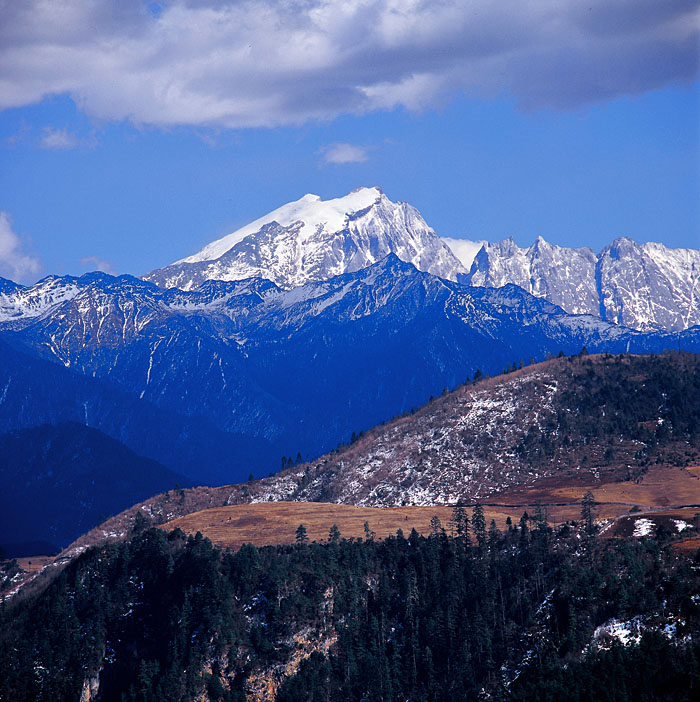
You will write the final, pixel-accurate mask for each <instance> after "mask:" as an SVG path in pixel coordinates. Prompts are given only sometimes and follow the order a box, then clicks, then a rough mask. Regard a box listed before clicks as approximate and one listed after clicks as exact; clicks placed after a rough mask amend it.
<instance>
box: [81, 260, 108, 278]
mask: <svg viewBox="0 0 700 702" xmlns="http://www.w3.org/2000/svg"><path fill="white" fill-rule="evenodd" d="M80 265H81V266H83V268H87V269H88V270H90V271H102V272H103V273H109V275H114V274H115V273H114V266H113V264H112V262H111V261H106V260H105V259H104V258H100V257H99V256H86V257H85V258H81V259H80Z"/></svg>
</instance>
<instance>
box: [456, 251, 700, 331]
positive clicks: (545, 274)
mask: <svg viewBox="0 0 700 702" xmlns="http://www.w3.org/2000/svg"><path fill="white" fill-rule="evenodd" d="M463 280H464V281H465V282H467V283H468V284H470V285H485V286H492V287H501V286H503V285H506V284H507V283H515V284H516V285H519V286H520V287H521V288H523V289H524V290H527V291H528V292H529V293H531V294H533V295H535V296H536V297H543V298H545V299H547V300H549V301H550V302H553V303H554V304H556V305H559V306H560V307H562V308H563V309H564V310H566V311H567V312H572V313H575V314H594V315H597V316H600V317H601V318H602V319H604V320H605V321H608V322H612V323H613V324H620V325H623V326H626V327H630V328H633V329H639V330H652V329H660V330H663V329H666V330H676V331H679V330H683V329H688V328H689V327H692V326H693V325H697V324H700V251H696V250H693V249H669V248H667V247H665V246H664V245H663V244H658V243H646V244H637V243H636V242H635V241H633V240H632V239H628V238H619V239H616V240H615V241H614V242H612V243H611V244H609V245H608V246H606V247H605V248H604V249H603V251H602V252H601V253H600V254H599V255H598V256H596V255H595V254H594V253H593V251H592V250H591V249H589V248H583V249H570V248H565V247H561V246H554V245H552V244H549V243H547V242H546V241H545V240H544V239H542V238H541V237H540V238H538V239H537V241H536V242H535V243H534V244H533V245H532V246H530V247H529V248H528V249H521V248H520V247H518V246H517V245H516V244H515V242H514V241H513V240H512V239H506V240H504V241H501V242H497V243H493V244H488V243H487V244H484V246H483V247H482V248H481V250H480V251H479V252H478V253H477V254H476V256H475V257H474V260H473V263H472V266H471V269H470V271H469V273H468V274H467V275H466V276H464V278H463Z"/></svg>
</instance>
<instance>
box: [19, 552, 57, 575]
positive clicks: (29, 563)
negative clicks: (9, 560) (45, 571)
mask: <svg viewBox="0 0 700 702" xmlns="http://www.w3.org/2000/svg"><path fill="white" fill-rule="evenodd" d="M54 559H55V556H29V557H27V558H18V559H17V564H18V565H19V567H20V568H21V569H22V570H23V571H24V572H25V573H34V572H36V571H37V570H41V569H42V568H43V567H44V566H47V565H49V564H50V563H53V562H54Z"/></svg>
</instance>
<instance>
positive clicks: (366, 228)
mask: <svg viewBox="0 0 700 702" xmlns="http://www.w3.org/2000/svg"><path fill="white" fill-rule="evenodd" d="M390 253H394V254H396V256H398V257H399V258H400V259H401V260H403V261H406V262H407V263H411V264H413V265H414V266H415V267H416V268H418V269H419V270H421V271H425V272H427V273H433V274H434V275H437V276H440V277H441V278H447V279H450V280H456V277H457V275H458V274H459V273H466V268H465V267H464V266H463V265H462V264H461V262H460V261H459V260H458V258H457V257H456V256H455V255H454V254H453V253H452V251H451V250H450V248H449V247H448V246H447V245H446V244H445V243H444V242H443V241H442V240H441V239H440V237H438V236H437V235H436V234H435V232H434V231H433V230H432V229H431V228H430V227H429V226H428V225H427V224H426V222H425V220H424V219H423V218H422V217H421V215H420V213H419V212H418V210H417V209H416V208H415V207H412V206H411V205H409V204H407V203H405V202H396V203H395V202H392V201H391V200H389V198H388V197H387V196H386V195H385V194H384V193H383V192H382V191H381V189H380V188H378V187H374V188H358V189H357V190H353V191H352V192H351V193H349V194H348V195H346V196H345V197H340V198H335V199H332V200H322V199H321V198H320V197H319V196H318V195H311V194H309V195H304V197H302V198H301V199H299V200H297V201H295V202H290V203H287V204H286V205H283V206H282V207H279V208H278V209H276V210H273V211H272V212H270V213H269V214H267V215H265V216H264V217H260V218H259V219H256V220H255V221H254V222H251V223H250V224H248V225H246V226H245V227H242V228H241V229H239V230H238V231H235V232H233V233H232V234H229V235H227V236H225V237H223V238H222V239H219V240H217V241H214V242H212V243H210V244H208V245H207V246H205V247H204V248H203V249H202V250H201V251H199V252H198V253H196V254H194V255H192V256H188V257H187V258H184V259H182V260H180V261H177V262H175V263H173V264H172V265H169V266H166V267H165V268H160V269H158V270H155V271H153V272H151V273H149V274H148V275H146V276H144V278H145V279H146V280H149V281H152V282H154V283H156V284H157V285H160V286H161V287H167V288H171V287H178V288H181V289H183V290H192V289H194V288H196V287H198V286H199V285H201V284H202V283H203V282H204V281H206V280H242V279H244V278H251V277H262V278H267V279H268V280H271V281H273V282H274V283H275V284H277V285H278V286H280V287H281V288H286V289H289V288H293V287H296V286H299V285H303V284H305V283H307V282H315V281H321V280H327V279H329V278H331V277H333V276H335V275H340V274H342V273H352V272H354V271H357V270H360V269H362V268H365V267H367V266H369V265H372V264H373V263H376V262H377V261H379V260H380V259H382V258H384V257H385V256H387V255H388V254H390Z"/></svg>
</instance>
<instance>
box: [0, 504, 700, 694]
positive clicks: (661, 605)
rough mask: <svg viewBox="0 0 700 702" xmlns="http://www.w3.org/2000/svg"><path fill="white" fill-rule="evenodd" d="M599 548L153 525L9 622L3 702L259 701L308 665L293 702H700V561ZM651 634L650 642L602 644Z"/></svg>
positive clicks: (4, 623) (627, 543)
mask: <svg viewBox="0 0 700 702" xmlns="http://www.w3.org/2000/svg"><path fill="white" fill-rule="evenodd" d="M584 516H586V517H589V516H590V515H584ZM594 532H595V528H594V526H593V525H592V523H591V521H590V518H589V519H588V520H583V521H582V522H581V523H580V524H577V525H573V524H566V525H563V526H562V527H560V528H557V529H553V528H552V527H551V526H549V525H548V524H547V522H546V519H545V518H544V515H537V516H534V517H532V516H528V515H523V517H522V518H521V520H520V522H519V523H517V524H509V525H508V528H507V530H506V531H504V532H501V531H499V530H498V529H497V528H496V526H495V524H491V525H490V526H488V525H486V523H485V521H484V519H483V512H482V510H481V509H480V507H479V506H477V507H475V508H474V510H472V511H471V514H470V513H468V512H467V510H465V509H462V508H459V507H458V508H455V510H454V513H453V518H452V520H451V522H450V524H447V525H444V527H443V525H442V524H440V522H439V520H438V519H437V518H435V519H434V520H433V524H432V534H431V535H430V536H429V537H427V538H426V537H421V536H419V535H418V534H417V533H415V532H412V533H411V534H403V533H401V532H400V531H399V532H397V534H396V536H393V537H391V538H388V539H385V540H382V541H376V540H375V539H374V538H373V535H372V532H371V528H370V527H369V526H368V529H367V533H366V538H365V539H359V540H358V539H355V540H346V539H343V537H342V534H340V533H339V531H338V530H337V529H332V530H331V533H330V534H329V536H328V539H327V540H326V541H325V542H324V543H323V544H319V543H308V542H307V539H306V536H305V533H304V530H303V529H300V530H299V531H298V543H297V544H296V545H295V546H278V547H264V548H259V549H258V548H255V547H253V546H250V545H247V546H244V547H242V548H241V549H239V550H238V551H236V552H229V551H222V550H220V549H218V548H216V547H214V546H212V544H211V543H210V542H209V541H208V540H207V539H205V538H203V537H202V536H201V535H200V534H197V535H196V536H190V537H186V536H185V534H184V533H183V532H181V531H179V530H175V531H173V532H171V533H169V534H168V533H166V532H165V531H163V530H159V529H152V528H149V527H148V525H147V524H146V523H145V520H139V521H138V523H137V526H136V527H135V531H134V534H133V536H132V538H131V539H130V540H128V541H126V542H124V543H121V544H114V545H110V546H104V547H101V548H93V549H91V550H88V551H87V552H85V553H84V554H83V555H82V556H80V557H79V558H78V559H76V560H75V561H74V562H72V563H71V564H70V565H68V566H67V567H66V568H65V569H64V570H63V571H62V572H61V573H60V574H59V575H58V576H57V577H56V578H55V579H54V581H53V582H51V583H50V584H49V585H48V587H47V588H46V589H45V591H44V592H43V593H41V594H40V595H39V596H34V597H32V596H25V597H24V599H22V600H21V601H17V602H11V603H5V604H4V605H3V606H2V608H1V609H0V699H1V700H12V701H13V702H17V701H20V700H64V699H65V700H68V699H79V697H80V694H81V691H82V690H83V689H84V687H85V685H86V684H87V682H86V681H89V680H90V679H91V678H92V679H94V681H95V684H96V682H97V680H99V690H97V688H96V691H97V699H98V700H100V701H104V702H107V701H109V702H111V701H115V702H122V701H123V702H147V701H151V700H153V701H155V700H164V699H168V700H191V699H194V698H195V697H196V696H197V695H200V696H201V695H203V696H204V697H203V699H209V700H226V701H228V702H233V701H236V702H238V701H239V700H245V699H257V698H256V697H255V695H253V694H252V693H251V689H252V682H253V681H254V680H255V679H256V678H259V676H260V675H261V674H263V673H264V672H265V671H271V670H274V669H275V668H276V667H278V666H280V665H283V664H286V663H287V662H288V661H289V660H291V658H292V657H293V656H294V654H295V652H298V651H299V650H300V647H301V648H302V649H303V650H304V655H302V656H301V664H300V665H298V666H297V667H296V668H295V669H294V671H295V672H294V674H293V675H291V676H287V677H286V678H282V679H280V682H281V684H280V685H279V686H278V688H277V699H278V700H279V701H280V702H291V701H296V700H299V701H301V700H305V701H309V702H314V701H316V700H318V701H321V700H324V701H326V700H343V701H347V700H357V701H358V702H359V701H361V700H385V701H387V702H389V701H393V700H397V701H398V700H415V701H416V702H419V701H420V702H423V701H426V702H428V701H432V700H435V701H437V700H448V699H449V700H474V699H481V698H483V699H486V698H490V699H502V700H518V701H520V700H523V701H525V700H528V701H530V700H532V701H535V700H559V699H561V700H565V699H566V700H578V699H580V700H584V699H586V700H588V699H596V700H611V701H612V700H614V701H618V700H619V701H623V700H628V699H640V700H645V699H649V700H651V699H654V700H692V699H697V698H698V696H699V695H700V680H699V674H700V673H699V671H700V638H698V633H699V631H700V575H699V573H700V555H699V556H694V555H691V556H687V555H681V554H679V553H678V552H677V551H676V550H673V549H672V548H670V547H669V546H668V545H665V544H663V543H660V542H659V541H657V540H656V539H653V538H648V539H642V540H635V539H627V540H622V539H605V538H602V537H598V536H596V535H595V533H594ZM635 617H636V618H637V621H639V622H642V623H643V625H642V627H641V634H642V635H641V638H640V639H639V640H638V641H636V643H630V644H628V645H626V646H623V645H622V644H620V643H617V642H615V641H614V640H610V639H608V640H605V639H604V640H603V643H598V644H596V643H593V642H592V637H593V634H594V631H595V630H596V628H597V627H599V626H600V625H602V624H604V623H605V622H608V621H609V620H611V619H612V618H616V619H617V620H619V621H620V622H630V621H632V620H633V619H634V618H635ZM300 632H304V633H305V636H306V639H305V641H304V642H303V643H300V640H299V637H297V639H296V640H295V639H294V635H295V634H297V635H298V634H299V633H300ZM324 638H325V639H326V640H328V641H330V642H331V643H332V645H330V646H326V647H325V649H324V647H323V646H322V645H321V644H322V643H323V639H324ZM325 651H327V652H328V653H327V654H326V653H325Z"/></svg>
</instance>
